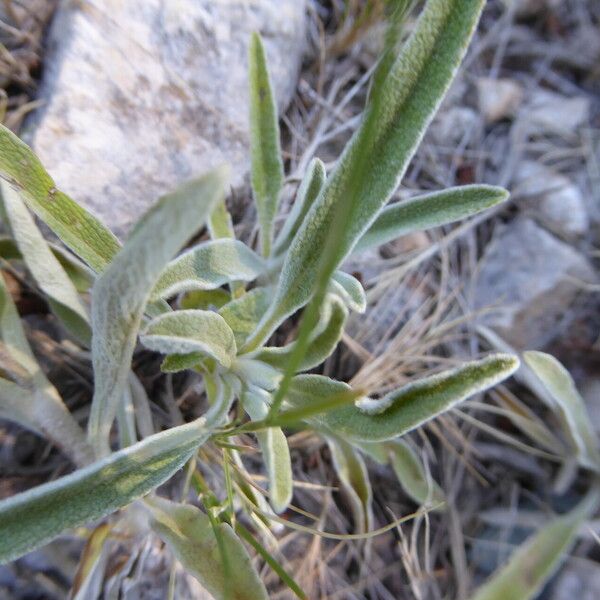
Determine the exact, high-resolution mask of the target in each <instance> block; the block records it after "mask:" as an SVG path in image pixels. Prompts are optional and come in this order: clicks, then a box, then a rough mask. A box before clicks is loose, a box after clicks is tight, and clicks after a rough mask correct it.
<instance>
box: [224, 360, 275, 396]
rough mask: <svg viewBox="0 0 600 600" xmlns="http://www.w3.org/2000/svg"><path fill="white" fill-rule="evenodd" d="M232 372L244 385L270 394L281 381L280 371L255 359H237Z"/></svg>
mask: <svg viewBox="0 0 600 600" xmlns="http://www.w3.org/2000/svg"><path fill="white" fill-rule="evenodd" d="M231 370H232V372H233V373H235V374H236V375H237V376H238V377H239V378H240V379H241V380H242V382H243V383H245V384H248V385H254V386H256V387H259V388H262V389H263V390H267V391H269V392H272V391H273V390H274V389H275V388H276V387H277V386H278V385H279V382H280V381H281V372H280V371H279V370H278V369H276V368H275V367H272V366H271V365H269V364H267V363H266V362H263V361H261V360H257V359H255V358H248V357H245V356H242V357H240V358H237V359H236V360H235V361H234V363H233V365H232V367H231Z"/></svg>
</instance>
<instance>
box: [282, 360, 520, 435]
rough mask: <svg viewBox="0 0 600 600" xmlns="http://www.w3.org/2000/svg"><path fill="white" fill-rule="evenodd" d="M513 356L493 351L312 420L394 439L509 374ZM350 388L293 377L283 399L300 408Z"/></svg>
mask: <svg viewBox="0 0 600 600" xmlns="http://www.w3.org/2000/svg"><path fill="white" fill-rule="evenodd" d="M518 366H519V361H518V359H517V358H516V357H514V356H511V355H506V354H495V355H491V356H488V357H486V358H484V359H482V360H477V361H473V362H470V363H466V364H464V365H462V366H460V367H458V368H456V369H452V370H450V371H445V372H443V373H440V374H438V375H432V376H431V377H426V378H424V379H420V380H418V381H415V382H414V383H410V384H408V385H406V386H404V387H402V388H400V389H399V390H397V391H395V392H391V393H390V394H388V395H387V396H384V397H383V398H381V399H379V400H372V399H371V398H364V399H359V400H357V401H356V402H355V405H354V406H344V407H342V408H337V409H334V410H331V411H329V412H328V413H325V414H323V415H319V416H317V417H314V418H313V419H312V422H313V423H314V424H316V425H317V426H322V427H326V428H327V429H330V430H331V431H333V432H334V433H336V434H337V435H339V436H342V437H344V439H352V440H357V441H367V442H377V441H385V440H390V439H393V438H395V437H397V436H399V435H403V434H405V433H408V432H409V431H411V430H413V429H415V428H416V427H419V426H420V425H423V423H426V422H427V421H429V420H431V419H433V418H434V417H436V416H438V415H440V414H442V413H444V412H446V411H447V410H450V409H451V408H452V407H454V406H455V405H456V404H458V403H459V402H462V401H463V400H466V399H467V398H469V397H470V396H472V395H474V394H476V393H478V392H482V391H484V390H486V389H488V388H490V387H492V386H494V385H496V384H497V383H499V382H500V381H502V380H504V379H506V378H507V377H509V376H510V375H511V374H512V373H513V372H514V371H515V370H516V369H517V368H518ZM348 389H350V388H349V386H348V385H347V384H345V383H342V382H339V381H333V380H331V379H329V378H328V377H324V376H322V375H299V376H297V377H294V379H293V382H292V385H291V387H290V390H289V393H288V396H287V398H286V401H287V402H288V404H291V405H292V406H293V407H296V408H301V407H304V406H307V405H310V404H311V403H313V402H315V401H316V400H323V399H324V398H327V397H330V396H335V395H337V394H340V393H341V392H343V391H345V390H348Z"/></svg>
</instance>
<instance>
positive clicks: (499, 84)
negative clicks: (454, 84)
mask: <svg viewBox="0 0 600 600" xmlns="http://www.w3.org/2000/svg"><path fill="white" fill-rule="evenodd" d="M523 97H524V92H523V88H522V86H521V85H520V84H519V83H517V82H516V81H514V80H512V79H494V78H492V77H480V78H479V79H478V80H477V98H478V104H479V110H480V112H481V113H482V114H483V116H484V117H485V120H486V122H487V123H495V122H496V121H500V120H501V119H506V118H508V117H512V116H514V115H515V114H516V112H517V110H518V109H519V107H520V106H521V103H522V102H523Z"/></svg>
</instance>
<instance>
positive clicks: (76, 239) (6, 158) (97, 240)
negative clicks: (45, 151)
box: [0, 125, 120, 272]
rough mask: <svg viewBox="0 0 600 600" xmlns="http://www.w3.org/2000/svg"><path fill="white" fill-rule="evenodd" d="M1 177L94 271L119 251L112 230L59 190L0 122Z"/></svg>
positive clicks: (34, 158) (101, 269) (30, 154)
mask: <svg viewBox="0 0 600 600" xmlns="http://www.w3.org/2000/svg"><path fill="white" fill-rule="evenodd" d="M0 177H2V178H3V179H4V180H6V181H7V182H8V183H9V184H10V185H11V186H12V187H13V188H14V189H16V190H17V191H18V192H19V194H20V195H21V198H22V199H23V200H24V201H25V203H26V204H27V206H28V207H29V208H30V209H31V210H32V211H33V212H34V213H35V214H36V215H37V216H38V217H39V218H40V219H42V221H44V223H46V225H48V227H50V229H52V231H54V233H55V234H56V235H57V236H58V237H59V238H60V239H61V240H62V241H63V242H64V243H65V244H66V245H67V246H68V247H69V248H70V249H71V250H72V251H73V252H75V254H77V255H78V256H80V257H81V258H82V259H83V260H84V261H85V262H86V263H87V264H88V265H89V266H90V267H91V268H92V269H94V271H96V272H101V271H103V270H104V269H105V268H106V266H107V265H108V263H109V262H110V261H111V260H112V258H113V257H114V255H115V254H116V253H117V252H118V251H119V247H120V245H119V241H118V240H117V238H116V237H115V236H114V235H113V234H112V232H111V231H110V230H109V229H108V228H107V227H105V226H104V225H103V224H102V223H101V222H100V221H99V220H98V219H97V218H96V217H94V216H93V215H91V214H90V213H89V212H87V211H86V210H85V209H84V208H83V207H81V206H80V205H79V204H77V203H76V202H75V201H74V200H72V199H71V198H69V196H67V195H66V194H64V193H63V192H61V191H60V190H58V189H57V188H56V185H55V184H54V181H53V180H52V178H51V177H50V175H48V173H47V172H46V170H45V169H44V167H43V166H42V164H41V163H40V161H39V159H38V157H37V156H36V155H35V154H34V153H33V152H32V151H31V149H30V148H29V147H28V146H27V145H26V144H24V143H23V142H22V141H21V140H20V139H19V138H18V137H17V136H16V135H15V134H14V133H12V132H11V131H9V130H8V129H7V128H6V127H4V126H3V125H0Z"/></svg>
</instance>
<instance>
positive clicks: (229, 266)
mask: <svg viewBox="0 0 600 600" xmlns="http://www.w3.org/2000/svg"><path fill="white" fill-rule="evenodd" d="M264 270H265V265H264V262H263V260H262V259H261V258H260V257H259V256H258V255H257V254H255V253H254V252H252V250H250V248H248V246H246V245H245V244H242V242H238V241H237V240H230V239H220V240H214V241H212V242H205V243H203V244H198V245H197V246H194V247H193V248H192V249H191V250H188V251H187V252H184V253H183V254H182V255H181V256H178V257H177V258H176V259H175V260H174V261H172V262H171V263H169V265H168V266H167V268H166V269H165V270H164V271H163V272H162V274H161V276H160V279H159V280H158V283H157V284H156V287H155V288H154V290H153V292H152V298H153V299H156V298H170V297H171V296H174V295H175V294H179V293H181V292H186V291H190V290H213V289H216V288H219V287H221V286H222V285H223V284H225V283H230V282H232V281H252V280H254V279H256V278H257V277H258V276H259V275H260V274H261V273H262V272H263V271H264Z"/></svg>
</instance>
